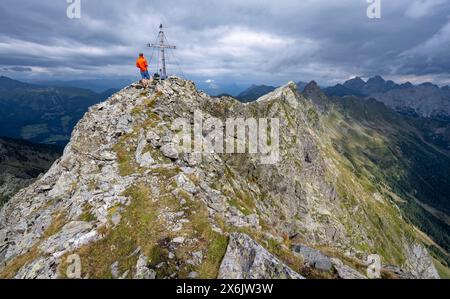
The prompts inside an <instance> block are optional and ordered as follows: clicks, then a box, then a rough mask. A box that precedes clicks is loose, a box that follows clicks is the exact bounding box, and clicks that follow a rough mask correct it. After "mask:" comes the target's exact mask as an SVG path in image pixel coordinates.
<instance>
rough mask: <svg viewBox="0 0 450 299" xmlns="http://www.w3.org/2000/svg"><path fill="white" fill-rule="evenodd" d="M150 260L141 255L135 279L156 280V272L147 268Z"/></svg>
mask: <svg viewBox="0 0 450 299" xmlns="http://www.w3.org/2000/svg"><path fill="white" fill-rule="evenodd" d="M147 260H148V258H147V257H146V256H145V255H140V256H139V259H138V261H137V263H136V274H135V275H134V279H155V278H156V272H155V270H153V269H150V268H148V267H147Z"/></svg>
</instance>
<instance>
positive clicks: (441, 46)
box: [0, 0, 450, 84]
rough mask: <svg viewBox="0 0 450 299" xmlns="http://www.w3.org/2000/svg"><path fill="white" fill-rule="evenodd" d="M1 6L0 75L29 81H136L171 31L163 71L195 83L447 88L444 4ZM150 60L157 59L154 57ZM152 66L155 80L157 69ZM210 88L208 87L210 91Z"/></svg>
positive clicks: (317, 1)
mask: <svg viewBox="0 0 450 299" xmlns="http://www.w3.org/2000/svg"><path fill="white" fill-rule="evenodd" d="M81 1H82V3H81V13H82V14H81V19H69V18H67V15H66V9H67V6H68V4H67V3H66V1H65V0H41V1H33V0H2V9H1V10H0V71H1V72H2V73H4V74H5V75H12V76H14V75H16V76H22V77H24V76H29V77H35V78H50V77H51V78H53V77H57V78H59V79H61V78H62V79H63V78H67V79H73V78H97V77H103V76H136V70H135V69H134V59H135V56H136V55H137V53H138V52H140V51H144V53H146V55H147V56H148V57H150V56H151V54H152V51H151V50H150V49H146V47H145V45H146V44H147V43H148V42H153V41H154V39H155V38H156V34H157V32H158V29H157V27H158V25H159V24H160V23H163V24H165V25H167V26H168V29H167V35H168V39H169V41H170V42H171V43H174V44H176V45H177V46H178V49H177V50H176V51H175V52H174V53H175V55H176V56H175V57H176V59H174V56H173V53H172V52H169V61H170V62H171V64H170V65H169V71H170V72H174V73H181V71H180V69H182V71H183V73H184V74H185V76H186V77H188V78H191V79H196V80H204V81H206V80H208V79H209V80H214V82H224V83H229V82H235V81H239V82H246V83H268V84H281V83H283V82H285V81H287V80H304V81H308V80H312V79H314V80H316V81H318V82H319V83H321V84H333V83H335V82H338V81H342V80H345V79H347V78H350V77H352V76H355V75H361V76H365V77H368V76H372V75H375V74H381V75H383V76H385V77H387V78H390V79H394V80H399V81H404V80H413V81H421V80H427V81H428V80H429V81H433V82H435V83H438V84H450V51H448V50H449V49H450V2H449V1H445V0H428V1H423V0H396V1H387V0H381V2H382V18H381V19H379V20H373V19H369V18H368V17H367V15H366V10H367V7H368V5H369V4H368V3H367V2H366V0H323V1H322V0H314V1H312V0H305V1H298V0H278V1H262V0H246V1H242V0H239V1H238V0H227V1H221V0H209V1H200V0H184V1H171V0H166V1H148V0H145V1H144V0H129V1H118V0H117V1H111V0H110V1H107V0H81ZM154 58H156V57H154ZM154 62H155V59H152V62H151V65H152V66H153V70H155V69H156V66H155V64H154ZM211 82H213V81H211Z"/></svg>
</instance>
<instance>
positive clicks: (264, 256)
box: [218, 233, 304, 279]
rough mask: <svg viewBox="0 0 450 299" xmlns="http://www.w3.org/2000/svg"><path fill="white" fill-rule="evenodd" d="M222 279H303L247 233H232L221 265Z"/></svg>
mask: <svg viewBox="0 0 450 299" xmlns="http://www.w3.org/2000/svg"><path fill="white" fill-rule="evenodd" d="M218 278H220V279H271V278H282V279H286V278H289V279H302V278H304V277H302V276H301V275H300V274H298V273H296V272H295V271H294V270H292V269H291V268H289V267H287V266H285V265H284V264H283V262H281V261H280V260H279V259H278V258H276V257H275V256H273V255H272V254H270V253H269V252H268V251H267V250H266V249H264V248H263V247H261V246H260V245H258V244H257V243H256V242H255V241H253V240H252V239H251V238H250V237H249V236H247V235H245V234H238V233H233V234H231V235H230V241H229V243H228V249H227V252H226V254H225V257H224V258H223V261H222V264H221V265H220V270H219V276H218Z"/></svg>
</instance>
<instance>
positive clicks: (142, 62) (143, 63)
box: [136, 57, 148, 72]
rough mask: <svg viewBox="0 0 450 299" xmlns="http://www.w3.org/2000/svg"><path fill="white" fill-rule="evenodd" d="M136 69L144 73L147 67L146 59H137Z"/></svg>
mask: <svg viewBox="0 0 450 299" xmlns="http://www.w3.org/2000/svg"><path fill="white" fill-rule="evenodd" d="M136 67H137V68H139V69H140V70H141V71H143V72H145V71H146V70H147V67H148V63H147V59H145V57H139V58H138V60H136Z"/></svg>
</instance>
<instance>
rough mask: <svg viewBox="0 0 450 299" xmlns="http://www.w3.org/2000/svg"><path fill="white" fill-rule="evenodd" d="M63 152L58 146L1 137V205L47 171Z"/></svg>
mask: <svg viewBox="0 0 450 299" xmlns="http://www.w3.org/2000/svg"><path fill="white" fill-rule="evenodd" d="M61 152H62V149H60V148H58V147H53V146H48V145H39V144H33V143H30V142H26V141H23V140H15V139H10V138H3V137H0V206H3V204H4V203H5V202H7V201H8V200H9V198H11V197H12V196H13V195H14V194H15V193H16V192H17V191H19V190H20V189H21V188H24V187H26V186H28V185H29V184H31V183H32V182H33V181H34V180H35V179H36V178H37V177H38V175H40V174H42V173H45V172H46V171H47V170H48V169H49V168H50V166H51V165H52V164H53V162H54V161H55V160H56V159H57V158H58V157H59V156H60V155H61Z"/></svg>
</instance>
